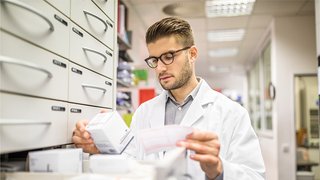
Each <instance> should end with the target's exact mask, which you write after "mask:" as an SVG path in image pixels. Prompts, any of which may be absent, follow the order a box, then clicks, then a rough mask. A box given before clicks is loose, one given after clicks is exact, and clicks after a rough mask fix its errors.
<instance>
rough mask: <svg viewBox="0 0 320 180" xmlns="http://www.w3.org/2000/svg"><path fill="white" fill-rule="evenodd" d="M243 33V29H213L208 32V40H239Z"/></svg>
mask: <svg viewBox="0 0 320 180" xmlns="http://www.w3.org/2000/svg"><path fill="white" fill-rule="evenodd" d="M244 33H245V30H244V29H228V30H213V31H209V32H208V40H209V41H211V42H224V41H241V40H242V39H243V36H244Z"/></svg>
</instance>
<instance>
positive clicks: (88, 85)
mask: <svg viewBox="0 0 320 180" xmlns="http://www.w3.org/2000/svg"><path fill="white" fill-rule="evenodd" d="M81 86H82V87H83V88H92V89H98V90H101V91H102V92H103V94H104V93H105V92H106V91H107V90H106V89H104V88H102V87H99V86H95V85H91V84H84V83H83V84H81Z"/></svg>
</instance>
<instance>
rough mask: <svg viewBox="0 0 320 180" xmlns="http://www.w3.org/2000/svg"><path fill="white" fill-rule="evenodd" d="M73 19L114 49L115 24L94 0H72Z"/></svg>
mask: <svg viewBox="0 0 320 180" xmlns="http://www.w3.org/2000/svg"><path fill="white" fill-rule="evenodd" d="M71 19H72V20H73V21H74V22H76V23H77V24H79V25H80V26H81V27H82V28H84V29H85V30H86V31H88V32H89V33H90V34H91V35H93V36H95V37H96V38H97V39H99V40H100V41H101V42H102V43H104V44H105V45H107V46H108V47H109V48H110V49H112V50H113V48H114V33H115V32H114V31H115V30H114V29H115V27H114V24H113V22H111V21H110V20H109V19H108V17H107V16H106V15H105V14H104V13H103V12H102V11H101V10H100V9H99V8H98V7H97V6H96V5H95V4H94V3H93V2H92V1H89V0H71Z"/></svg>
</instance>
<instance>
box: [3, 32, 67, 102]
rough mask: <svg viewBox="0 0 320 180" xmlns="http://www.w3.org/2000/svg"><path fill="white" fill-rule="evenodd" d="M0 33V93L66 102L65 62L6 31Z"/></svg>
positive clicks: (65, 60)
mask: <svg viewBox="0 0 320 180" xmlns="http://www.w3.org/2000/svg"><path fill="white" fill-rule="evenodd" d="M0 34H1V36H0V37H1V41H0V44H1V55H0V69H1V71H0V81H1V90H3V91H10V92H14V93H21V94H27V95H33V96H39V97H45V98H53V99H59V100H66V99H67V97H68V79H67V78H66V77H68V67H69V62H68V60H67V59H65V58H62V57H60V56H57V55H55V54H53V53H51V52H49V51H46V50H43V49H41V48H38V47H36V46H34V45H33V44H30V43H27V42H26V41H23V40H21V39H19V38H17V37H14V36H11V35H9V34H8V33H6V32H2V31H1V32H0ZM17 47H18V48H19V50H17ZM57 87H59V88H57Z"/></svg>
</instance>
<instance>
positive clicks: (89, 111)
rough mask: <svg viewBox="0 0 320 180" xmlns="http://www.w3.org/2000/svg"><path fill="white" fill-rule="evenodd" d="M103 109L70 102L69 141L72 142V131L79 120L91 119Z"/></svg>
mask: <svg viewBox="0 0 320 180" xmlns="http://www.w3.org/2000/svg"><path fill="white" fill-rule="evenodd" d="M101 110H102V108H97V107H92V106H84V105H78V104H72V103H70V104H69V111H68V142H72V133H73V130H74V129H75V127H76V123H77V122H78V121H79V120H83V119H88V120H90V119H92V118H93V117H94V116H95V115H96V114H98V113H99V112H100V111H101ZM110 111H111V110H110Z"/></svg>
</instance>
